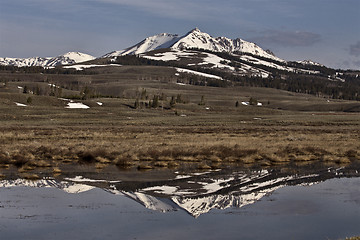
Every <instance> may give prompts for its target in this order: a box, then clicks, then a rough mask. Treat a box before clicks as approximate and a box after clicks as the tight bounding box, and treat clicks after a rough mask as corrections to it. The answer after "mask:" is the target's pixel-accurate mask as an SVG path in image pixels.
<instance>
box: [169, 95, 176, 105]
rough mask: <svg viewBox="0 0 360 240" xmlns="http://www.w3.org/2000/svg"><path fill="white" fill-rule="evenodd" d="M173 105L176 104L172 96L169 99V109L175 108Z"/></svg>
mask: <svg viewBox="0 0 360 240" xmlns="http://www.w3.org/2000/svg"><path fill="white" fill-rule="evenodd" d="M175 104H176V101H175V97H174V96H172V97H171V100H170V108H174V107H175Z"/></svg>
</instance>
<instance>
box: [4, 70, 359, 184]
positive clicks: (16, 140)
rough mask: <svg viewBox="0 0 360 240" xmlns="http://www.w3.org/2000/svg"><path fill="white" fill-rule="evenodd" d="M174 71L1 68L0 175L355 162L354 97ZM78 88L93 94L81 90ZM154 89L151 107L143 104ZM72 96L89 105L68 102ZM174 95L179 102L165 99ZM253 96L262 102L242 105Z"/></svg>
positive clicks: (356, 104)
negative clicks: (199, 81)
mask: <svg viewBox="0 0 360 240" xmlns="http://www.w3.org/2000/svg"><path fill="white" fill-rule="evenodd" d="M84 73H86V72H84ZM175 73H176V72H175V70H174V69H172V68H166V67H154V66H152V67H140V66H135V67H132V66H124V67H110V68H95V69H92V70H91V72H87V74H31V73H10V72H6V71H3V72H1V73H0V79H1V80H2V82H3V84H2V85H1V86H0V113H1V118H0V177H1V176H3V177H4V176H5V175H6V174H8V172H16V173H18V174H23V175H25V176H28V177H29V178H31V177H33V178H36V176H37V175H36V173H37V172H39V171H44V169H46V171H48V172H51V173H53V174H62V172H64V171H70V170H65V169H68V168H66V167H64V166H66V164H70V165H71V164H78V163H79V164H90V165H91V166H93V167H94V168H96V169H100V170H101V169H105V168H106V167H107V166H109V165H116V166H117V167H118V168H120V169H125V170H126V169H131V170H151V169H168V168H171V169H176V168H184V167H187V168H190V169H204V170H205V169H218V168H223V167H228V166H231V165H234V164H235V165H240V166H244V167H249V166H258V167H263V168H271V167H275V166H276V167H278V166H284V167H287V166H290V165H291V166H298V165H299V166H301V165H308V164H311V163H314V162H321V163H323V164H325V165H329V166H342V165H346V164H350V163H351V162H354V161H359V160H360V150H359V149H360V113H359V111H360V103H359V102H355V101H342V100H332V99H327V98H320V97H315V96H311V95H306V94H298V93H290V92H287V91H282V90H277V89H269V88H251V87H241V86H232V87H225V88H220V87H207V86H194V85H184V84H179V82H185V81H184V80H186V78H185V77H183V78H181V79H179V78H177V77H176V75H175ZM54 86H56V87H54ZM24 88H26V89H29V92H27V93H24ZM59 89H61V90H59ZM84 89H90V92H91V93H92V94H91V95H89V96H87V97H84V94H86V91H85V90H84ZM35 90H36V91H39V93H41V94H35ZM154 96H159V98H158V99H157V100H156V101H157V104H156V106H154V107H147V106H150V105H152V104H153V102H152V101H155V100H154V99H155V98H154ZM64 98H65V99H64ZM70 98H71V99H72V101H74V102H81V103H83V104H85V105H87V106H89V107H90V108H89V109H68V108H65V107H66V106H67V104H68V103H69V101H70ZM172 98H173V99H177V100H179V101H176V102H175V103H173V104H171V99H172ZM66 99H68V100H66ZM250 99H255V100H256V101H257V102H260V103H262V106H256V105H244V104H245V103H242V102H249V101H250ZM136 101H138V102H139V104H138V106H137V107H136V106H135V102H136ZM16 103H21V104H24V105H26V106H17V105H16ZM99 103H101V104H99Z"/></svg>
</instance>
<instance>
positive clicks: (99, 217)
mask: <svg viewBox="0 0 360 240" xmlns="http://www.w3.org/2000/svg"><path fill="white" fill-rule="evenodd" d="M349 175H352V177H353V178H342V179H340V178H339V177H340V176H342V177H345V176H349ZM334 178H336V179H334ZM327 179H330V180H327ZM325 180H326V181H325ZM323 181H325V182H323ZM99 184H100V185H101V188H100V187H99V186H97V185H99ZM359 184H360V177H359V176H357V172H355V171H350V172H349V171H346V169H328V170H326V171H323V172H320V173H316V174H315V173H312V174H304V175H283V174H281V173H279V172H275V173H274V172H268V171H264V170H262V171H252V172H231V173H223V172H221V171H220V172H208V173H206V174H196V173H195V174H189V175H187V177H186V178H183V177H175V178H174V179H172V180H169V181H167V182H164V184H160V185H159V184H153V186H147V187H137V186H134V190H133V191H129V190H128V189H127V190H122V187H123V186H125V185H126V183H123V182H121V181H119V180H114V181H109V180H96V179H90V178H86V177H80V176H76V177H72V178H66V179H64V180H62V181H57V180H55V179H52V178H47V179H41V180H38V181H28V180H23V179H16V180H3V181H0V213H1V214H0V232H1V233H2V236H4V237H6V239H19V238H24V237H25V238H26V239H36V238H39V237H40V239H42V238H43V237H44V236H46V235H48V237H50V238H51V239H63V238H65V237H67V238H72V239H74V238H76V239H88V238H89V237H93V238H95V239H96V238H102V239H114V238H118V237H119V234H122V235H121V236H122V237H121V238H122V239H133V238H137V239H159V238H164V239H183V238H189V237H190V238H196V239H219V238H222V239H238V238H240V237H241V236H242V237H245V238H246V237H249V236H251V238H264V237H266V238H276V239H288V238H289V237H292V238H294V239H304V238H324V237H330V238H339V237H342V238H344V237H346V236H351V235H359V234H360V232H359V230H358V229H360V225H359V224H357V223H359V222H360V190H359V187H358V186H359ZM310 185H314V186H312V187H308V186H310ZM285 186H287V187H285ZM127 188H129V187H127ZM280 188H281V189H280ZM58 189H61V190H63V191H58ZM104 190H105V191H104ZM69 193H71V194H69ZM256 202H257V203H256ZM138 203H140V204H141V205H142V206H144V207H146V209H144V208H143V207H142V206H141V205H139V204H138ZM254 203H256V204H254ZM164 212H167V214H162V213H164ZM206 213H207V214H206ZM188 214H190V215H192V216H193V217H195V218H189V217H187V216H188ZM319 222H321V224H320V225H319V224H318V223H319ZM260 224H261V229H259V225H260ZM283 225H286V229H281V231H278V232H275V231H274V229H279V227H280V226H283ZM315 225H316V226H317V229H314V228H313V226H315ZM354 225H355V226H354ZM356 225H357V226H356ZM90 226H91V227H90ZM334 226H336V228H335V227H334ZM184 229H186V231H184ZM301 229H302V232H301V231H300V230H301ZM334 229H336V231H335V230H334ZM305 230H306V231H305ZM209 233H211V234H210V235H209Z"/></svg>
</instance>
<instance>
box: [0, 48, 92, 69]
mask: <svg viewBox="0 0 360 240" xmlns="http://www.w3.org/2000/svg"><path fill="white" fill-rule="evenodd" d="M94 59H95V57H93V56H91V55H88V54H85V53H80V52H68V53H66V54H63V55H60V56H57V57H32V58H0V65H10V66H16V67H33V66H38V67H55V66H59V65H68V64H74V63H80V62H86V61H90V60H94Z"/></svg>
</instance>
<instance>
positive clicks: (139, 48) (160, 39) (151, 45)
mask: <svg viewBox="0 0 360 240" xmlns="http://www.w3.org/2000/svg"><path fill="white" fill-rule="evenodd" d="M178 39H179V36H178V35H176V34H169V33H161V34H158V35H155V36H151V37H148V38H145V39H144V40H142V41H141V42H139V43H138V44H136V45H134V46H132V47H129V48H126V49H124V50H120V51H113V52H111V53H108V54H105V55H104V56H103V57H117V56H123V55H129V54H140V53H145V52H150V51H153V50H157V49H162V48H170V47H171V46H172V45H173V44H174V43H175V42H176V41H178Z"/></svg>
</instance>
